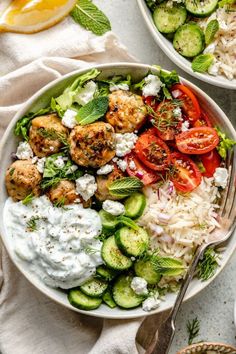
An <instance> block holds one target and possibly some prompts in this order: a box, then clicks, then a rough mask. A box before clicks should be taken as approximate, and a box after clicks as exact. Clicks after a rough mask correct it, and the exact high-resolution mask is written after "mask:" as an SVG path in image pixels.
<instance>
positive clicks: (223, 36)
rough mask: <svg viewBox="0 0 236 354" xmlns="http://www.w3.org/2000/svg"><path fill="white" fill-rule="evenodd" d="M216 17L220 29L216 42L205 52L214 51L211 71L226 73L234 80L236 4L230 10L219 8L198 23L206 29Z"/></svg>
mask: <svg viewBox="0 0 236 354" xmlns="http://www.w3.org/2000/svg"><path fill="white" fill-rule="evenodd" d="M214 19H217V20H218V22H219V26H220V29H219V30H218V32H217V33H216V35H215V39H214V42H213V43H211V44H210V45H208V46H207V47H206V49H205V50H204V53H212V54H213V55H214V56H215V62H214V63H213V65H212V67H211V68H210V70H209V73H210V74H212V75H224V76H226V77H227V78H228V79H229V80H233V79H234V78H236V6H234V7H232V8H231V9H230V10H228V9H227V8H219V9H217V10H216V11H215V12H214V13H213V14H212V15H211V16H209V17H208V18H206V19H204V20H200V21H199V22H198V24H199V25H200V26H201V27H202V28H203V30H205V28H206V26H207V24H208V23H209V22H210V21H211V20H214Z"/></svg>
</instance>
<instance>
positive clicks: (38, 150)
mask: <svg viewBox="0 0 236 354" xmlns="http://www.w3.org/2000/svg"><path fill="white" fill-rule="evenodd" d="M68 133H69V132H68V129H67V128H66V127H64V126H63V125H62V124H61V120H60V118H59V117H58V116H57V115H56V114H48V115H45V116H40V117H36V118H34V119H33V120H32V124H31V127H30V131H29V143H30V146H31V148H32V150H33V152H34V153H35V155H36V156H38V157H44V156H49V155H52V154H56V153H57V152H59V150H60V149H61V148H62V147H63V145H64V144H63V140H64V139H65V140H66V139H67V136H68Z"/></svg>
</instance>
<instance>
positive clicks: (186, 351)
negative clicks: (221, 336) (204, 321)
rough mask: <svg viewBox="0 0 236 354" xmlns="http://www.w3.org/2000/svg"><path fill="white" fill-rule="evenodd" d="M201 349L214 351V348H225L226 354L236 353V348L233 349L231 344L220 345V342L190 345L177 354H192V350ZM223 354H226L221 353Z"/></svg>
mask: <svg viewBox="0 0 236 354" xmlns="http://www.w3.org/2000/svg"><path fill="white" fill-rule="evenodd" d="M212 346H213V348H209V347H212ZM201 347H205V348H206V349H212V350H214V347H223V348H225V349H226V350H227V352H225V353H229V354H230V353H231V354H233V353H236V348H235V347H233V346H232V345H231V344H225V343H220V342H201V343H194V344H191V345H188V346H187V347H185V348H183V349H180V350H179V351H178V352H177V354H190V353H191V349H195V348H197V349H201ZM205 348H204V349H205ZM229 349H230V350H232V351H230V352H229V351H228V350H229ZM194 353H195V352H194ZM221 353H224V352H221Z"/></svg>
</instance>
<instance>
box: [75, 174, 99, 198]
mask: <svg viewBox="0 0 236 354" xmlns="http://www.w3.org/2000/svg"><path fill="white" fill-rule="evenodd" d="M75 183H76V193H77V194H79V195H81V197H82V198H83V199H84V200H85V201H87V200H89V199H90V198H91V197H92V196H93V195H94V193H95V192H96V190H97V183H96V181H95V177H94V176H92V175H89V174H87V173H86V174H85V175H84V176H82V177H80V178H78V179H77V180H76V181H75Z"/></svg>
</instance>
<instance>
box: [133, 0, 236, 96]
mask: <svg viewBox="0 0 236 354" xmlns="http://www.w3.org/2000/svg"><path fill="white" fill-rule="evenodd" d="M137 2H138V6H139V8H140V10H141V13H142V16H143V18H144V21H145V22H146V25H147V27H148V29H149V31H150V32H151V34H152V36H153V38H154V40H155V42H156V43H157V44H158V46H159V47H160V48H161V49H162V50H163V52H164V53H165V54H166V55H167V56H168V58H169V59H170V60H172V61H173V63H174V64H176V65H178V66H179V67H180V68H181V69H183V70H184V71H186V72H187V73H188V74H190V75H192V76H194V77H196V78H197V79H199V80H202V81H205V82H207V83H208V84H211V85H214V86H219V87H223V88H227V89H231V90H236V79H234V80H228V79H227V78H226V77H224V76H222V75H217V76H212V75H209V74H201V73H197V72H194V71H193V70H192V68H191V62H190V61H189V60H188V59H186V58H184V57H183V56H182V55H180V54H179V53H178V52H177V51H176V50H175V49H174V47H173V44H172V42H171V41H170V40H168V39H167V38H165V36H163V34H161V33H160V32H159V31H158V29H157V28H156V26H155V24H154V21H153V18H152V14H151V11H150V9H149V8H148V6H147V4H146V2H145V0H137Z"/></svg>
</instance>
